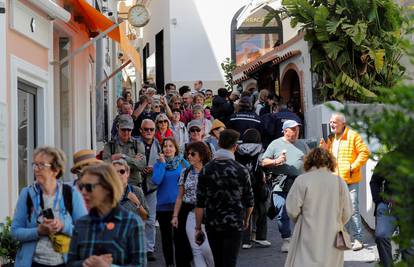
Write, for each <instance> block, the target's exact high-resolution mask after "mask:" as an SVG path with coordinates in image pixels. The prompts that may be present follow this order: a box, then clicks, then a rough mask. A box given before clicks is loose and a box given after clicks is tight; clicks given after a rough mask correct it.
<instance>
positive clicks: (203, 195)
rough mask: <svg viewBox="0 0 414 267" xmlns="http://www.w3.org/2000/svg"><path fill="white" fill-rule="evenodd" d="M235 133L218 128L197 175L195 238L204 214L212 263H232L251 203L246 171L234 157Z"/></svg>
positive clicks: (199, 237) (221, 265)
mask: <svg viewBox="0 0 414 267" xmlns="http://www.w3.org/2000/svg"><path fill="white" fill-rule="evenodd" d="M239 137H240V135H239V133H238V132H236V131H234V130H228V129H226V130H224V131H223V132H221V134H220V139H219V146H220V149H219V150H218V151H217V152H216V154H215V155H214V159H213V160H211V161H210V162H209V163H207V164H206V165H205V166H204V168H203V169H202V170H201V172H200V174H199V176H198V185H197V194H196V195H197V197H196V199H197V201H196V208H195V214H196V227H195V230H196V231H195V240H196V241H197V242H199V243H202V241H203V232H202V228H201V222H202V220H203V216H204V215H205V223H206V232H207V237H208V240H209V243H210V247H211V251H212V252H213V257H214V265H215V266H216V267H233V266H236V264H237V257H238V254H239V250H240V246H241V240H242V231H244V230H245V229H247V228H248V227H249V219H250V214H251V212H252V210H253V205H254V200H253V191H252V187H251V184H250V174H249V171H248V170H247V169H246V168H245V167H244V166H243V165H241V164H240V163H238V162H237V161H236V160H235V158H234V153H235V152H236V150H237V141H238V140H239ZM204 209H205V213H204Z"/></svg>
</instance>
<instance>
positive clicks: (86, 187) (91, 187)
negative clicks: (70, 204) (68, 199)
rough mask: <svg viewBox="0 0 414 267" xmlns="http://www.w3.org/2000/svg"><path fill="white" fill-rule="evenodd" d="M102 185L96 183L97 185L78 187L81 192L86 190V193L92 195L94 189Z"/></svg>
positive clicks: (79, 185)
mask: <svg viewBox="0 0 414 267" xmlns="http://www.w3.org/2000/svg"><path fill="white" fill-rule="evenodd" d="M99 184H100V183H96V184H90V183H79V184H78V187H79V191H81V192H82V191H83V189H84V188H85V190H86V192H88V193H92V191H93V189H94V188H95V187H96V186H97V185H99Z"/></svg>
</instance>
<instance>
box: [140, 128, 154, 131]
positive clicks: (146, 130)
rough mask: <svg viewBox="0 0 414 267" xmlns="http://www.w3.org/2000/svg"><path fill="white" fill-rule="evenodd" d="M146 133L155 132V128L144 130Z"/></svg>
mask: <svg viewBox="0 0 414 267" xmlns="http://www.w3.org/2000/svg"><path fill="white" fill-rule="evenodd" d="M142 130H143V131H144V132H153V131H154V130H155V128H142Z"/></svg>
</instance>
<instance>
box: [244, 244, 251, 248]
mask: <svg viewBox="0 0 414 267" xmlns="http://www.w3.org/2000/svg"><path fill="white" fill-rule="evenodd" d="M251 247H252V244H243V245H242V249H249V248H251Z"/></svg>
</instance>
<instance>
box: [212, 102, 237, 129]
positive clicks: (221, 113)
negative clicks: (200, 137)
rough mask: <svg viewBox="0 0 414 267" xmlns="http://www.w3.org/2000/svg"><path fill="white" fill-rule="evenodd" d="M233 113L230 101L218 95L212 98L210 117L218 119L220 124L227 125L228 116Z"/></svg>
mask: <svg viewBox="0 0 414 267" xmlns="http://www.w3.org/2000/svg"><path fill="white" fill-rule="evenodd" d="M233 112H234V107H233V104H232V103H231V102H230V101H228V100H226V99H225V98H224V97H221V96H218V95H217V96H215V97H214V98H213V104H212V107H211V115H212V116H213V117H214V118H215V119H219V120H220V121H221V122H223V123H224V124H225V125H227V123H228V121H229V119H230V116H231V115H232V114H233Z"/></svg>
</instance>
